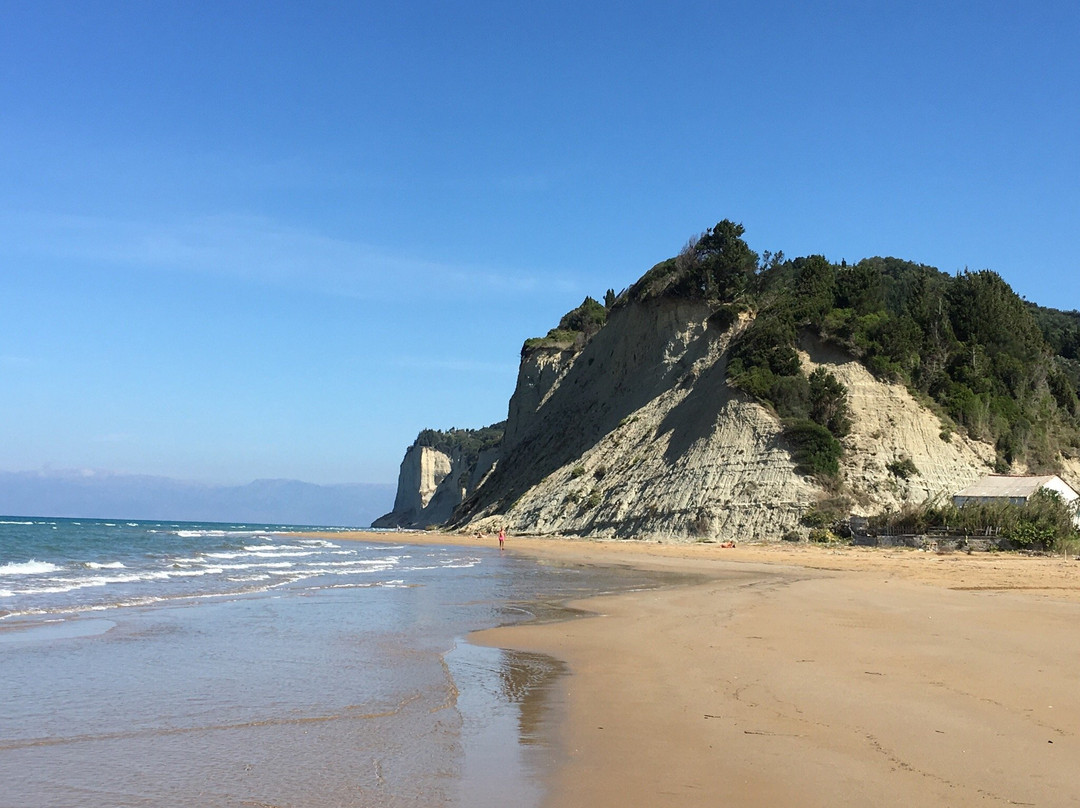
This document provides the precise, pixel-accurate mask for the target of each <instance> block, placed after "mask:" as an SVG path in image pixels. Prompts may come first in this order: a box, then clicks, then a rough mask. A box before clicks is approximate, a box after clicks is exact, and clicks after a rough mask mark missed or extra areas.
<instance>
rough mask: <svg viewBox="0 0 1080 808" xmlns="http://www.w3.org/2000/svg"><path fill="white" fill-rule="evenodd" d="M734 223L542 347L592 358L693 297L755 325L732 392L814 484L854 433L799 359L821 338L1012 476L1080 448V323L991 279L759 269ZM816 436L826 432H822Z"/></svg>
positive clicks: (827, 265) (892, 261)
mask: <svg viewBox="0 0 1080 808" xmlns="http://www.w3.org/2000/svg"><path fill="white" fill-rule="evenodd" d="M744 233H745V230H744V228H743V226H742V225H741V224H736V223H734V222H731V221H729V220H727V219H725V220H723V221H721V222H719V223H717V224H716V226H715V227H712V228H709V229H708V230H706V231H705V232H704V233H702V234H701V235H700V236H697V237H695V238H694V239H691V241H690V242H689V243H688V244H687V246H686V247H685V248H684V249H683V250H682V251H681V252H680V254H679V255H677V256H675V257H674V258H670V259H668V260H666V261H662V262H661V263H659V264H657V265H656V266H654V267H653V268H652V269H650V270H649V271H648V272H646V273H645V275H643V276H642V277H641V278H640V279H639V280H638V281H637V282H636V283H634V284H633V285H632V286H631V287H630V288H629V289H628V290H627V291H625V292H623V293H621V294H620V295H617V296H616V295H614V293H612V292H610V291H609V292H608V295H607V296H606V297H605V303H606V304H607V305H606V306H604V305H601V304H599V303H597V302H596V301H595V300H593V299H592V298H586V299H585V302H584V303H583V304H582V305H581V306H579V307H578V308H577V309H574V310H573V311H572V312H569V313H568V314H567V315H566V316H565V317H563V319H562V321H561V322H560V323H559V328H557V329H552V331H551V332H549V334H548V336H547V337H545V338H540V339H537V340H530V341H529V342H527V343H526V348H525V349H526V350H527V349H529V348H533V347H560V348H570V347H578V348H580V347H581V345H583V344H584V342H585V341H586V340H587V339H588V338H589V337H591V336H592V334H594V333H595V332H596V331H597V330H599V329H600V328H601V327H603V325H604V322H605V320H606V316H607V313H608V311H609V310H611V309H614V308H618V307H620V306H624V305H628V304H629V303H632V302H638V303H643V302H646V301H650V300H655V299H661V298H693V299H701V300H704V301H706V302H708V303H709V304H710V305H711V306H712V307H713V308H714V309H715V312H716V314H715V315H714V317H713V322H715V323H719V324H721V325H722V326H726V325H728V324H729V323H732V322H734V320H735V318H736V316H737V315H738V314H739V313H740V312H744V311H745V312H751V313H752V314H753V315H754V316H753V322H752V324H751V325H750V326H749V327H748V328H747V329H746V331H745V332H744V333H743V334H742V335H741V336H740V338H739V339H738V340H737V341H736V343H735V344H734V345H733V346H732V351H731V361H730V363H729V365H728V379H729V381H730V383H731V384H733V385H734V386H736V387H738V388H740V389H742V390H744V391H746V392H747V393H749V394H751V395H753V396H754V397H756V398H757V399H758V400H760V401H762V402H763V403H765V404H767V405H768V406H770V407H772V408H773V410H774V411H775V412H776V414H777V415H778V417H780V418H781V419H782V420H783V422H784V424H785V433H786V435H787V437H788V438H789V440H790V441H791V443H792V446H793V447H794V448H793V455H794V456H795V458H796V461H797V462H798V463H799V465H800V468H801V469H802V470H803V471H804V472H806V473H810V474H817V475H819V476H824V477H829V476H830V475H834V474H835V473H836V472H835V469H836V468H837V461H838V459H839V457H840V454H841V444H840V442H839V439H842V438H843V437H844V435H846V434H847V431H848V430H849V429H850V418H849V416H848V410H847V403H846V390H845V389H844V387H843V385H842V384H840V382H839V381H838V380H837V379H836V378H835V377H834V376H832V374H829V373H827V372H825V371H821V372H820V373H818V372H815V373H814V374H812V375H811V376H809V377H808V376H807V375H806V374H804V373H803V372H802V369H801V367H800V364H799V359H798V354H797V352H796V350H797V345H798V342H799V338H800V336H801V335H802V334H803V333H806V332H810V333H814V334H816V335H817V336H818V337H819V338H821V339H823V340H825V341H827V342H831V343H833V344H835V345H838V346H840V347H842V348H844V349H845V350H847V351H848V352H850V353H851V354H852V355H854V356H855V357H857V358H858V359H859V360H860V361H861V362H862V363H863V364H864V365H865V366H866V367H867V368H868V369H869V370H870V371H871V372H872V373H874V374H875V375H876V376H878V377H879V378H881V379H883V380H886V381H890V382H894V383H901V384H904V385H906V386H907V387H908V389H909V390H910V391H911V392H912V394H913V395H915V396H916V397H917V398H919V399H920V400H922V401H924V402H925V403H926V404H927V405H928V406H931V407H932V408H934V409H935V410H936V411H937V412H938V414H939V415H941V416H942V417H943V418H944V419H945V420H946V429H945V430H943V439H947V436H948V434H949V430H950V429H952V428H954V426H955V427H956V428H959V429H962V430H964V431H966V432H967V433H968V434H969V435H971V436H972V437H974V438H977V439H981V440H986V441H989V442H991V443H993V444H994V445H995V446H996V448H997V452H998V465H999V468H1000V469H1002V470H1004V469H1007V468H1009V467H1010V466H1011V465H1012V464H1013V463H1017V462H1022V463H1026V464H1027V465H1028V466H1029V467H1030V468H1031V469H1032V470H1046V469H1052V468H1054V467H1055V466H1056V463H1057V458H1058V457H1059V455H1060V454H1061V453H1062V452H1065V453H1071V452H1075V451H1076V450H1077V449H1078V448H1080V313H1078V312H1076V311H1071V312H1062V311H1057V310H1055V309H1047V308H1042V307H1039V306H1035V305H1033V304H1030V303H1027V302H1025V301H1023V300H1021V298H1020V297H1019V296H1017V294H1016V293H1015V292H1013V290H1012V289H1011V288H1010V287H1009V285H1008V284H1007V283H1005V281H1003V280H1002V279H1001V277H1000V276H998V275H997V274H996V273H994V272H992V271H990V270H981V271H977V272H970V271H967V270H965V271H963V272H961V273H958V274H956V275H949V274H946V273H944V272H941V271H939V270H937V269H935V268H934V267H930V266H926V265H924V264H915V263H911V262H909V261H903V260H901V259H898V258H880V257H875V258H867V259H864V260H862V261H859V262H858V263H856V264H852V265H849V264H847V263H846V262H843V261H842V262H841V263H839V264H834V263H831V262H830V261H828V260H827V259H826V258H825V257H824V256H821V255H811V256H806V257H801V258H794V259H787V258H785V257H784V255H783V253H775V254H773V253H769V252H764V253H762V254H761V255H760V256H759V255H758V253H756V252H755V251H753V250H751V249H750V247H749V246H748V245H747V243H746V242H745V241H744V240H743V235H744ZM815 427H816V428H815Z"/></svg>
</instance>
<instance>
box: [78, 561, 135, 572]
mask: <svg viewBox="0 0 1080 808" xmlns="http://www.w3.org/2000/svg"><path fill="white" fill-rule="evenodd" d="M84 566H85V567H86V568H87V569H92V570H123V569H127V566H126V565H125V564H123V563H122V562H120V561H110V562H108V563H107V564H99V563H98V562H96V561H87V562H86V564H85V565H84Z"/></svg>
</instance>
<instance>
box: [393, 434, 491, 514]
mask: <svg viewBox="0 0 1080 808" xmlns="http://www.w3.org/2000/svg"><path fill="white" fill-rule="evenodd" d="M498 456H499V453H498V452H497V451H491V450H488V451H485V452H481V453H480V457H479V459H470V458H469V457H468V456H467V455H466V454H465V453H464V452H461V451H459V450H456V449H455V450H451V451H450V452H449V453H446V452H443V451H440V450H438V449H435V448H432V447H430V446H419V445H416V444H414V445H412V446H410V447H409V448H408V449H406V451H405V459H404V460H402V461H401V469H400V471H399V472H398V488H397V496H396V497H395V499H394V510H393V511H391V512H390V513H388V514H386V515H385V516H381V517H379V518H378V519H376V520H375V521H374V522H373V523H372V526H373V527H378V528H395V527H408V528H417V527H419V528H424V527H429V526H430V525H441V524H444V523H445V522H447V521H449V519H450V517H451V515H452V514H453V512H454V510H455V509H456V508H457V507H458V506H459V505H460V504H461V501H462V499H464V497H465V495H466V494H467V493H469V492H470V491H473V490H474V489H475V488H476V487H477V486H478V485H479V484H480V483H481V482H482V481H483V480H484V479H485V477H486V476H487V474H488V472H490V471H491V468H492V467H493V466H494V464H495V463H496V462H497V460H498Z"/></svg>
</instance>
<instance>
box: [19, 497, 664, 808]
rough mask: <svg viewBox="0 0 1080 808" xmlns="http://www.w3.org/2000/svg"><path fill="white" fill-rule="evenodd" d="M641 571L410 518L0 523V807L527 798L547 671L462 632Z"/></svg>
mask: <svg viewBox="0 0 1080 808" xmlns="http://www.w3.org/2000/svg"><path fill="white" fill-rule="evenodd" d="M308 530H310V529H308ZM656 583H657V581H656V579H655V578H652V577H650V576H649V575H648V574H645V573H640V572H635V571H629V570H623V569H597V568H587V567H578V566H565V565H558V564H540V563H538V562H536V561H533V560H529V559H523V558H519V557H516V556H514V555H512V554H509V553H505V554H504V553H500V552H499V551H498V550H497V549H496V548H494V547H493V548H491V549H473V548H458V547H427V546H415V545H409V544H407V534H403V536H402V543H400V544H381V543H380V544H370V543H364V542H357V541H349V540H341V541H335V540H333V539H327V538H323V537H319V538H314V537H307V536H304V535H302V534H301V533H299V532H298V529H292V528H289V527H288V526H266V525H219V524H185V523H170V522H160V523H157V522H124V521H100V520H68V519H41V518H34V519H30V518H26V519H23V518H17V517H10V518H7V517H0V682H2V683H3V696H2V698H0V808H9V807H10V808H37V807H39V806H40V808H52V806H80V808H97V807H98V806H101V807H102V808H104V807H105V806H110V807H112V808H115V807H117V806H207V807H214V806H264V807H265V806H280V807H282V808H284V806H308V807H310V808H322V807H323V806H478V807H481V808H482V806H497V805H500V806H501V805H506V804H513V805H515V806H523V807H525V808H527V806H535V805H538V804H539V802H540V800H541V799H542V796H543V780H544V776H545V775H546V773H547V772H548V771H549V770H550V766H551V765H552V759H553V755H552V749H551V747H550V738H551V737H552V732H551V724H552V722H553V721H554V720H555V717H556V712H557V711H555V710H554V709H553V705H552V703H551V699H552V693H553V686H554V684H555V683H556V682H557V681H558V679H559V677H560V676H561V675H562V669H561V665H560V663H558V662H557V661H556V660H552V659H549V658H546V657H541V656H536V655H529V654H519V653H512V652H508V651H503V650H499V649H489V648H482V647H477V646H473V645H470V644H469V643H467V642H466V641H465V639H464V638H465V636H466V635H467V634H468V632H469V631H472V630H474V629H479V628H485V627H489V626H494V625H501V624H506V623H512V622H515V621H520V620H525V619H530V618H534V617H536V616H538V615H539V616H542V617H552V616H559V615H560V614H561V612H560V609H561V606H560V604H561V603H563V602H564V601H565V600H567V599H569V598H573V597H580V596H583V595H587V594H594V593H597V592H604V591H616V590H624V589H629V588H640V587H647V586H652V585H655V584H656Z"/></svg>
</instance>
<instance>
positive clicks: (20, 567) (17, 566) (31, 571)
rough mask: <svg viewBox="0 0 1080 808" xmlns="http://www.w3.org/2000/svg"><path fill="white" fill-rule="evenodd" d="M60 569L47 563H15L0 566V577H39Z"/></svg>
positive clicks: (31, 560)
mask: <svg viewBox="0 0 1080 808" xmlns="http://www.w3.org/2000/svg"><path fill="white" fill-rule="evenodd" d="M58 569H60V568H59V567H58V566H56V565H55V564H50V563H49V562H48V561H35V560H34V559H30V560H29V561H15V562H12V563H11V564H4V565H3V566H0V575H40V574H41V573H43V572H56V571H57V570H58Z"/></svg>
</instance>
